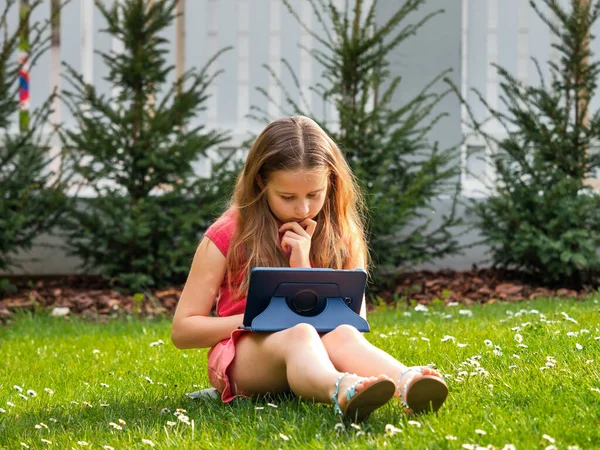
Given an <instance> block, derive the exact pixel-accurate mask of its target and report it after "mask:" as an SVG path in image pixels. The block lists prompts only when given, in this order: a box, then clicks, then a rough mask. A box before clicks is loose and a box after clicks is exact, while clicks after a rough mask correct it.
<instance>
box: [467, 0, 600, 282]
mask: <svg viewBox="0 0 600 450" xmlns="http://www.w3.org/2000/svg"><path fill="white" fill-rule="evenodd" d="M530 3H531V5H532V7H533V8H534V10H535V12H536V13H537V14H538V15H539V17H540V18H541V19H542V20H543V21H544V22H545V23H546V24H547V26H548V27H549V28H550V30H551V32H552V33H553V34H554V35H555V36H556V37H557V38H558V42H557V43H555V44H553V47H554V48H555V49H556V50H557V51H558V53H559V55H560V57H559V59H558V61H549V62H548V69H549V74H550V79H549V80H546V79H545V78H544V75H543V73H542V70H541V67H540V66H539V63H538V62H537V61H535V60H534V62H535V64H536V67H537V72H538V74H539V76H540V79H541V83H540V84H539V85H537V86H532V85H526V84H524V83H522V82H520V81H519V80H517V79H515V78H514V77H513V76H512V75H511V74H510V73H509V72H508V71H507V70H505V69H504V68H502V67H499V66H496V68H497V70H498V74H499V75H500V80H501V81H500V86H501V96H500V98H501V102H502V104H503V105H505V109H506V111H507V112H502V111H500V110H498V109H496V108H492V107H490V106H489V105H488V104H486V106H487V109H488V110H489V112H490V115H491V117H492V119H495V120H496V121H497V122H498V123H499V124H501V125H502V126H503V129H504V135H503V136H501V137H498V136H492V135H490V133H488V132H486V128H485V123H482V122H480V121H477V120H475V119H474V118H473V117H472V115H471V119H472V125H473V127H474V130H475V131H476V132H478V133H480V134H481V135H482V136H483V137H484V138H485V139H486V140H487V143H488V146H489V148H491V149H492V150H493V152H492V156H491V158H490V160H489V163H490V164H491V167H493V169H494V170H495V182H494V183H493V184H492V185H491V186H490V195H489V196H488V197H487V198H486V199H485V200H484V201H482V202H480V203H475V204H474V205H473V210H474V212H475V213H476V215H477V217H478V225H479V227H480V229H481V231H482V234H483V236H484V238H485V240H486V242H487V244H488V245H489V246H490V247H491V255H492V259H493V263H494V265H495V266H499V267H506V268H511V269H518V270H521V271H523V272H525V273H527V274H529V275H531V276H533V277H535V279H537V280H538V281H540V282H543V283H552V284H562V285H571V286H573V287H580V286H581V285H582V284H584V283H595V282H597V281H598V275H600V258H599V257H598V249H599V247H600V233H599V230H600V196H599V195H598V193H597V192H594V190H593V189H591V188H590V186H588V184H587V182H586V179H588V178H590V177H592V176H593V174H594V172H595V171H596V170H597V169H598V167H599V165H600V155H598V153H597V152H596V153H594V152H593V151H592V149H591V146H592V144H593V142H594V141H596V140H597V139H598V137H599V136H600V113H599V112H598V111H596V112H595V113H593V114H590V113H589V111H588V108H589V104H590V100H591V98H592V97H593V96H594V94H595V92H596V88H597V77H598V75H599V72H600V66H599V64H598V62H597V61H592V60H591V58H592V56H593V55H592V52H591V51H590V45H589V43H590V39H591V38H593V36H591V35H590V28H591V26H592V24H593V23H594V22H595V21H596V20H597V19H598V14H599V13H600V2H599V1H594V3H593V6H592V5H590V3H589V1H588V0H573V1H572V2H571V6H570V8H564V7H562V6H561V2H559V1H557V0H543V3H545V4H546V5H547V7H548V9H549V11H550V14H551V16H549V15H547V14H545V13H543V12H542V11H541V10H540V8H539V2H534V1H531V2H530ZM477 94H478V95H479V98H480V99H481V101H482V102H484V103H485V100H484V99H483V96H482V95H481V94H480V93H477Z"/></svg>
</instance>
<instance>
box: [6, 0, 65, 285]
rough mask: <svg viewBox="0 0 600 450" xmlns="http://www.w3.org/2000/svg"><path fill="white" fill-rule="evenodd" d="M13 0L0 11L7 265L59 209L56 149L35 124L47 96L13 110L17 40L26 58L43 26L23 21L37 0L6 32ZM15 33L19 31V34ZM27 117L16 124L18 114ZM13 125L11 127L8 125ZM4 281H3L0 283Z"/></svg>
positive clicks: (34, 54) (44, 117) (40, 48)
mask: <svg viewBox="0 0 600 450" xmlns="http://www.w3.org/2000/svg"><path fill="white" fill-rule="evenodd" d="M15 3H16V2H15V1H14V0H10V1H8V2H7V3H6V6H5V7H4V9H3V10H2V11H1V16H0V34H1V35H2V37H3V40H2V45H0V270H1V271H10V270H11V269H13V268H15V267H18V266H20V261H18V259H17V258H16V257H17V254H18V253H19V252H20V251H23V250H27V249H30V248H31V246H32V243H33V240H34V239H35V238H36V237H38V236H39V235H40V234H42V233H49V232H51V231H52V230H53V227H54V225H55V224H56V222H57V220H58V218H59V217H60V214H61V212H62V211H63V210H64V205H65V196H64V177H63V175H64V174H61V173H59V172H57V171H56V170H52V168H56V166H55V165H54V164H53V163H54V162H56V163H58V161H57V160H56V158H58V157H59V155H50V150H49V145H48V142H49V136H45V137H44V136H43V135H42V133H41V130H42V129H43V128H44V127H45V126H47V125H48V119H49V116H50V114H51V112H52V111H51V104H52V101H53V100H54V96H51V97H50V98H49V99H48V100H47V101H46V102H45V103H44V104H43V105H42V106H41V107H40V108H38V109H37V110H35V111H32V112H31V114H29V115H27V114H25V111H24V112H23V114H19V109H20V108H19V101H18V99H19V91H18V88H19V83H18V81H19V70H20V69H21V67H22V65H21V64H19V63H18V62H17V53H18V52H19V41H21V43H23V42H25V39H27V40H28V44H29V64H31V65H33V64H35V61H36V60H37V58H38V57H39V56H40V55H41V54H42V53H43V52H44V51H45V50H46V49H47V43H48V38H47V37H45V36H46V35H47V33H46V32H47V29H48V28H47V24H46V26H44V25H42V24H40V23H35V24H32V25H31V26H27V27H26V24H28V23H29V17H30V15H31V13H32V12H33V11H34V10H35V9H36V8H37V7H38V6H39V5H40V3H41V2H40V1H37V2H34V3H32V4H31V6H30V9H29V10H27V9H25V10H24V11H23V12H22V14H24V16H22V19H23V20H22V21H21V22H20V23H21V25H20V26H19V27H18V28H17V30H16V31H14V33H13V34H10V35H9V34H8V30H6V29H4V28H5V27H7V25H6V24H7V17H8V14H9V12H10V11H11V8H12V7H16V6H15ZM20 35H21V36H20ZM19 115H20V116H22V117H27V119H26V120H24V121H23V122H22V124H21V127H19V128H18V129H17V128H16V127H15V125H16V124H15V120H14V119H16V118H17V117H18V116H19ZM11 127H14V128H11ZM2 286H5V287H7V286H8V284H7V283H6V281H5V282H3V283H0V291H2V290H3V288H2Z"/></svg>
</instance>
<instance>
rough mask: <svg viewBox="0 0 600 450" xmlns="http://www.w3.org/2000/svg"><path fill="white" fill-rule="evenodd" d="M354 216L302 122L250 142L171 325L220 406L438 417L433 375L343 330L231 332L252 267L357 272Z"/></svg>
mask: <svg viewBox="0 0 600 450" xmlns="http://www.w3.org/2000/svg"><path fill="white" fill-rule="evenodd" d="M361 207H362V203H361V198H360V195H359V190H358V188H357V185H356V183H355V180H354V178H353V175H352V172H351V169H350V167H349V166H348V164H347V162H346V161H345V159H344V157H343V155H342V153H341V151H340V150H339V148H338V147H337V146H336V144H335V143H334V142H333V140H332V139H331V138H329V136H327V134H326V133H325V132H324V131H323V130H322V129H321V128H320V127H319V126H318V125H317V124H316V123H315V122H314V121H313V120H311V119H309V118H307V117H291V118H284V119H280V120H276V121H274V122H272V123H271V124H269V125H268V126H267V127H266V128H265V129H264V130H263V132H262V133H261V134H260V136H258V138H257V139H256V142H255V143H254V145H253V146H252V148H251V149H250V152H249V154H248V158H247V160H246V163H245V166H244V168H243V170H242V173H241V174H240V176H239V179H238V181H237V185H236V188H235V193H234V196H233V201H232V205H231V207H230V208H229V209H228V210H227V211H226V212H225V213H224V214H223V215H222V216H221V217H220V218H219V219H218V220H217V221H216V222H215V223H214V224H213V225H212V226H211V227H210V228H209V229H208V230H207V231H206V234H205V236H204V239H203V240H202V241H201V242H200V245H199V246H198V249H197V251H196V254H195V256H194V260H193V262H192V266H191V270H190V273H189V276H188V280H187V283H186V285H185V288H184V289H183V292H182V294H181V298H180V300H179V304H178V305H177V310H176V311H175V315H174V318H173V328H172V335H171V337H172V340H173V343H174V344H175V346H177V347H178V348H182V349H183V348H203V347H210V348H211V350H210V351H209V354H208V375H209V379H210V382H211V384H212V385H213V386H214V387H215V388H216V389H217V390H218V391H219V392H220V393H221V398H222V400H223V401H224V402H230V401H231V400H233V399H234V398H235V397H236V395H243V396H254V395H258V394H266V393H276V392H283V391H289V390H291V391H293V392H294V393H295V394H296V395H299V396H300V397H303V398H307V399H312V400H314V401H317V402H323V403H332V404H333V405H334V409H335V411H336V412H337V413H339V414H343V415H345V416H347V417H349V418H351V419H354V420H363V419H365V418H366V417H367V416H368V415H369V414H370V413H371V412H372V411H374V410H375V409H377V408H379V407H380V406H383V405H384V404H386V403H387V402H388V401H389V400H390V399H391V398H392V397H393V396H396V397H398V398H399V399H400V401H401V402H402V404H403V405H404V406H405V407H406V408H407V409H408V410H409V411H412V412H415V413H418V412H422V411H426V410H433V411H437V410H438V409H439V408H440V406H441V405H442V403H443V402H444V400H445V399H446V396H447V395H448V388H447V386H446V383H445V382H444V381H443V380H442V378H441V376H440V374H439V373H437V372H435V371H434V370H432V369H430V368H429V367H411V368H407V367H406V366H404V365H403V364H401V363H400V362H399V361H397V360H396V359H395V358H393V357H392V356H390V355H388V354H387V353H385V352H384V351H383V350H380V349H379V348H377V347H375V346H373V345H371V344H370V343H369V342H368V341H367V340H366V339H365V338H364V337H363V335H362V334H361V333H360V332H358V331H357V330H356V329H355V328H353V327H351V326H340V327H338V328H336V329H335V330H334V331H331V332H329V333H327V334H324V335H320V334H319V333H317V332H316V330H315V329H314V328H313V327H311V326H310V325H307V324H300V325H296V326H294V327H292V328H289V329H286V330H283V331H279V332H275V333H251V332H249V331H246V330H240V329H238V326H240V325H241V324H242V318H243V313H244V307H245V295H246V293H247V291H248V283H249V277H250V271H251V269H252V268H253V267H259V266H261V267H265V266H267V267H306V268H307V267H324V268H333V269H355V268H363V269H364V268H366V267H367V245H366V242H365V237H364V225H363V221H362V216H361V214H360V213H361ZM217 297H218V300H217V305H216V313H217V317H209V315H210V312H211V310H212V308H213V305H214V302H215V299H216V298H217ZM361 316H363V317H365V318H366V308H365V305H364V302H363V307H362V311H361Z"/></svg>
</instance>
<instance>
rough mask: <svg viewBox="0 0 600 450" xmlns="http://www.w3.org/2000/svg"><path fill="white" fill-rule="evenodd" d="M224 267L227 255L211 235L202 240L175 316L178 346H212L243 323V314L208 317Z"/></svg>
mask: <svg viewBox="0 0 600 450" xmlns="http://www.w3.org/2000/svg"><path fill="white" fill-rule="evenodd" d="M225 270H226V259H225V256H223V254H222V253H221V251H220V250H219V249H218V248H217V246H216V245H215V244H214V243H213V242H212V241H211V240H210V239H209V238H207V237H205V238H204V239H202V242H200V245H199V246H198V249H197V250H196V254H195V255H194V260H193V261H192V268H191V269H190V273H189V275H188V279H187V282H186V284H185V287H184V288H183V292H182V293H181V297H180V298H179V303H178V304H177V309H176V310H175V315H174V317H173V327H172V329H171V340H172V341H173V344H175V347H177V348H205V347H206V348H207V347H212V346H214V345H215V344H217V343H218V342H220V341H222V340H223V339H227V338H228V337H229V336H230V335H231V332H232V331H233V330H235V329H236V328H237V327H238V326H239V325H242V320H243V314H237V315H235V316H230V317H209V314H210V312H211V310H212V307H213V305H214V303H215V299H216V297H217V293H218V292H219V287H220V286H221V283H222V282H223V279H224V277H225Z"/></svg>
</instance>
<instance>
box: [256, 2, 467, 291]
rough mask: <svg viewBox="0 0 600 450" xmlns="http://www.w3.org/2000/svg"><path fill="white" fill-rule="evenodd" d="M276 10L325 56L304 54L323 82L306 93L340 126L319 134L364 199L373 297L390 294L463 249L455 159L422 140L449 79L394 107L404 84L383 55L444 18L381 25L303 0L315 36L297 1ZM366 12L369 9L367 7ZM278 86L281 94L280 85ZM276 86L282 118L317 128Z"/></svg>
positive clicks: (405, 10) (371, 17)
mask: <svg viewBox="0 0 600 450" xmlns="http://www.w3.org/2000/svg"><path fill="white" fill-rule="evenodd" d="M283 1H284V3H285V5H286V6H287V8H288V10H289V11H290V13H291V14H293V15H294V17H295V18H296V19H297V20H298V22H299V23H300V24H301V25H302V26H303V27H304V28H305V29H306V30H307V31H308V33H310V35H311V36H312V37H313V39H315V40H316V41H318V42H319V43H320V44H322V47H323V50H319V49H315V48H313V49H311V50H310V52H311V54H312V56H313V58H314V59H315V60H316V62H318V63H319V64H321V65H322V67H323V72H322V75H321V82H319V83H317V84H316V85H315V86H313V87H311V89H313V90H314V91H315V92H317V93H319V95H320V96H321V97H322V98H323V99H324V100H325V102H326V104H333V105H334V106H335V110H336V111H337V114H338V117H337V118H336V120H339V122H338V123H336V121H335V120H334V121H321V123H320V125H321V126H322V127H323V128H324V129H325V131H327V133H328V134H329V135H330V136H332V137H333V139H334V140H335V141H336V142H337V143H338V145H339V146H340V148H341V149H342V151H343V152H344V153H345V156H346V158H347V159H348V161H349V163H350V165H351V167H352V169H353V171H354V173H355V175H356V177H357V179H358V181H359V183H360V184H361V185H362V188H363V192H364V194H365V197H366V201H367V208H368V211H369V215H370V217H369V221H368V241H369V247H370V249H371V256H372V259H373V262H374V263H375V270H374V272H373V273H374V277H373V280H374V282H375V284H374V289H376V290H378V289H383V288H389V287H390V284H391V283H393V281H394V279H395V276H396V274H397V273H398V270H401V269H406V268H409V267H411V266H413V265H415V264H419V263H423V262H426V261H430V260H432V259H435V258H439V257H442V256H445V255H450V254H453V253H456V252H458V251H459V249H460V247H459V244H458V242H457V240H456V238H455V236H454V235H453V229H454V227H457V226H459V225H460V224H461V219H460V218H458V217H457V216H456V215H455V207H456V203H457V192H458V189H457V187H458V186H457V182H458V175H459V166H458V164H457V158H456V156H457V155H458V150H457V148H447V149H440V147H439V145H438V143H437V142H434V143H431V142H430V141H429V139H428V133H429V131H430V130H431V129H432V128H433V127H434V125H435V124H436V123H437V122H438V121H439V120H441V119H442V118H443V117H444V115H445V114H438V115H434V114H432V110H433V109H434V108H435V106H436V105H438V103H439V102H440V101H441V100H442V98H443V97H444V96H446V95H447V94H448V91H447V90H446V91H444V92H440V90H439V88H438V86H439V84H441V83H439V81H440V80H441V78H443V76H444V75H445V74H446V73H445V72H444V73H441V74H440V75H439V76H438V77H436V78H435V79H433V80H431V81H430V83H428V84H427V85H425V86H423V89H422V91H421V92H418V93H417V94H416V95H415V96H414V97H413V98H411V99H410V100H409V101H408V102H406V103H405V104H403V105H401V106H400V107H396V106H394V102H393V97H394V94H395V93H396V91H397V89H398V87H399V86H400V82H401V76H400V75H397V76H394V75H392V74H391V73H390V71H389V65H390V52H392V50H394V49H396V48H397V47H398V46H399V45H401V44H402V43H403V42H404V41H405V40H406V39H408V38H409V37H411V36H412V35H414V34H416V33H417V32H418V30H419V29H420V28H421V27H422V26H423V25H424V24H425V23H427V21H429V20H430V19H431V18H432V17H434V16H435V15H437V14H438V13H441V12H443V11H437V12H434V13H431V14H427V15H425V17H423V18H422V19H420V20H419V21H418V22H416V23H407V21H408V20H409V18H410V17H411V14H413V13H414V12H415V11H417V10H418V9H419V8H420V7H421V6H422V5H423V4H424V3H425V0H407V1H405V2H403V4H402V5H401V6H399V7H398V9H397V10H396V12H395V13H394V14H392V15H391V17H389V18H387V19H386V20H384V21H383V24H382V25H381V26H378V25H377V22H376V17H375V12H376V9H377V1H373V2H364V1H363V0H354V1H353V2H351V4H349V3H348V2H346V4H345V6H344V7H343V8H338V7H337V6H336V5H335V3H334V2H333V1H326V0H310V3H311V5H312V9H313V11H314V13H315V15H316V17H317V19H318V21H319V22H320V23H321V25H322V26H323V30H322V31H321V30H313V29H312V28H311V27H310V26H308V25H307V24H305V23H304V22H302V20H301V18H300V17H299V15H298V14H297V12H296V11H295V10H294V7H295V6H296V5H295V3H294V2H291V1H290V0H283ZM366 4H370V6H369V7H368V8H367V7H366ZM283 64H284V66H285V67H286V68H287V70H289V71H290V73H291V74H292V77H293V79H294V80H295V84H296V88H298V89H301V87H300V85H299V82H298V78H297V76H296V74H294V73H293V71H292V69H291V68H290V65H289V64H288V63H287V61H285V60H283ZM269 70H270V72H271V75H272V76H273V77H276V75H275V73H274V72H273V70H272V69H270V68H269ZM276 78H277V77H276ZM277 81H278V82H279V84H280V85H281V86H283V84H282V82H281V80H280V79H279V78H277ZM283 87H284V92H286V94H287V105H288V107H289V108H287V111H286V112H287V113H293V114H304V115H308V116H311V117H313V118H315V119H317V117H316V116H315V114H313V112H312V111H310V110H309V109H308V107H307V106H306V102H304V101H303V100H304V94H303V93H302V92H301V100H300V101H298V102H297V101H294V100H293V99H292V97H291V96H290V95H289V92H290V91H289V88H290V86H283ZM259 90H261V89H260V88H259ZM262 92H263V93H264V94H265V95H266V94H267V93H266V91H264V90H262ZM254 110H255V113H254V114H253V117H255V118H258V119H261V118H262V117H264V116H265V111H262V110H260V109H259V108H254ZM457 144H458V143H457ZM441 195H448V196H449V197H450V198H451V199H452V200H451V201H452V208H451V212H450V214H449V215H447V216H444V217H442V218H441V220H440V223H439V224H437V225H436V226H432V220H431V214H430V211H431V210H432V201H433V200H434V199H436V198H437V197H439V196H441Z"/></svg>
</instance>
